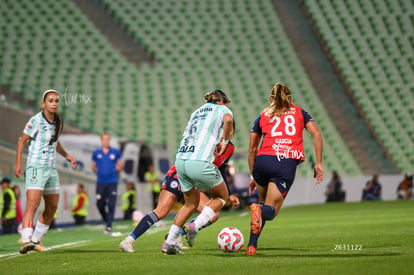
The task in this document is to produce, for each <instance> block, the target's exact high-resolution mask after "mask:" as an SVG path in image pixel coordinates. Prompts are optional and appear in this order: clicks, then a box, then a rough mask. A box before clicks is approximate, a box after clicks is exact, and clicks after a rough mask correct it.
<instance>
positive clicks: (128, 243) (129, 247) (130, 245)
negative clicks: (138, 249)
mask: <svg viewBox="0 0 414 275" xmlns="http://www.w3.org/2000/svg"><path fill="white" fill-rule="evenodd" d="M134 244H135V242H134V241H132V240H130V239H128V238H125V239H124V240H123V241H122V242H121V243H120V244H119V250H121V251H123V252H128V253H133V252H135V250H134Z"/></svg>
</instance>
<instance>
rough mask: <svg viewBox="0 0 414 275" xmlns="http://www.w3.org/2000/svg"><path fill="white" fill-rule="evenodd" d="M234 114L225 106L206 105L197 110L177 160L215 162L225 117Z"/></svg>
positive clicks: (181, 144) (184, 137) (186, 132)
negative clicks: (216, 149)
mask: <svg viewBox="0 0 414 275" xmlns="http://www.w3.org/2000/svg"><path fill="white" fill-rule="evenodd" d="M225 114H230V115H231V116H233V113H232V112H231V111H230V109H229V108H227V107H226V106H224V105H217V104H214V103H206V104H204V105H203V106H201V107H200V108H198V109H197V110H195V111H194V112H193V113H192V114H191V117H190V120H189V121H188V123H187V127H186V128H185V130H184V134H183V139H182V140H181V143H180V146H179V148H178V152H177V155H176V158H177V159H188V160H201V161H207V162H213V161H214V154H213V153H214V150H215V148H216V145H217V144H218V143H219V141H220V139H221V136H222V134H223V117H224V115H225Z"/></svg>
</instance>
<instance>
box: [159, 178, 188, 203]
mask: <svg viewBox="0 0 414 275" xmlns="http://www.w3.org/2000/svg"><path fill="white" fill-rule="evenodd" d="M161 189H162V190H167V191H168V192H170V193H173V194H174V195H175V196H176V197H177V201H180V200H181V199H182V197H183V192H182V191H181V186H180V183H179V182H178V179H175V178H173V177H170V176H168V175H166V176H165V177H164V180H163V181H162V185H161Z"/></svg>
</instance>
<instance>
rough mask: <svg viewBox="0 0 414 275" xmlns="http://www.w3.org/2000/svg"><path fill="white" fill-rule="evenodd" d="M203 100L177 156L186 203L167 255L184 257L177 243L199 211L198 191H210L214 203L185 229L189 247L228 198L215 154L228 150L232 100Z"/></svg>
mask: <svg viewBox="0 0 414 275" xmlns="http://www.w3.org/2000/svg"><path fill="white" fill-rule="evenodd" d="M204 99H205V100H206V103H205V104H204V105H202V106H201V107H200V108H198V109H197V110H195V111H194V112H193V113H192V115H191V117H190V120H189V121H188V123H187V127H186V129H185V131H184V134H183V138H182V140H181V143H180V146H179V148H178V152H177V155H176V161H175V167H176V169H177V176H178V181H179V182H180V185H181V190H182V191H183V193H184V201H185V203H184V206H183V207H182V208H181V210H180V211H179V212H178V213H177V215H176V216H175V219H174V223H173V224H172V225H171V228H170V231H169V234H168V238H167V240H166V243H164V245H163V249H162V251H163V252H166V253H167V254H182V252H181V250H180V247H179V246H177V245H176V240H177V238H178V236H179V235H180V232H181V229H182V227H183V226H184V223H185V222H186V221H187V219H188V218H189V217H190V216H191V214H193V212H194V211H195V210H196V209H197V206H198V204H199V201H200V191H199V190H205V191H207V192H208V193H209V194H210V195H211V200H210V201H209V202H208V203H207V204H206V205H205V206H204V208H203V210H202V211H201V213H200V215H198V216H197V218H196V219H195V220H194V222H192V223H189V224H188V225H186V227H185V228H184V230H185V231H186V233H187V234H186V237H187V241H188V243H189V245H190V246H193V245H194V238H195V236H196V235H197V233H198V231H199V230H200V228H202V227H203V226H204V225H206V224H207V223H208V221H209V220H211V219H212V218H213V217H214V215H215V214H216V212H218V211H220V209H222V208H223V205H224V204H225V202H226V201H227V199H228V191H227V187H226V184H225V183H224V181H223V178H222V176H221V174H220V172H219V171H218V169H217V167H216V166H215V165H214V164H213V161H214V158H215V154H217V155H221V154H222V153H223V152H224V151H225V149H226V147H227V145H228V142H229V140H230V138H231V134H232V131H233V114H232V112H231V111H230V109H229V108H227V106H226V105H227V104H228V103H229V102H230V100H229V98H228V97H227V96H226V95H225V94H224V92H222V91H221V90H214V91H212V92H210V93H207V94H206V95H205V96H204Z"/></svg>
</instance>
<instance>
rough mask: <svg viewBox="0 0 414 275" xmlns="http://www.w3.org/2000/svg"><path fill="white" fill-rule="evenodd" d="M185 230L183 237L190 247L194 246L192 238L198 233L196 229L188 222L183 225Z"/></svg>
mask: <svg viewBox="0 0 414 275" xmlns="http://www.w3.org/2000/svg"><path fill="white" fill-rule="evenodd" d="M184 231H185V238H186V239H187V243H188V245H189V246H190V247H193V246H194V239H195V237H196V236H197V234H198V231H197V230H196V229H195V225H194V223H192V222H191V223H189V224H187V225H185V226H184Z"/></svg>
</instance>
